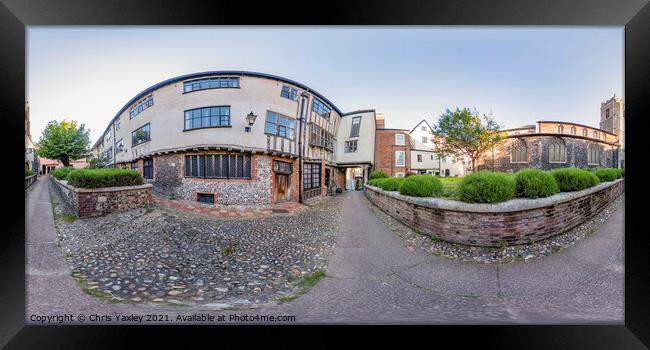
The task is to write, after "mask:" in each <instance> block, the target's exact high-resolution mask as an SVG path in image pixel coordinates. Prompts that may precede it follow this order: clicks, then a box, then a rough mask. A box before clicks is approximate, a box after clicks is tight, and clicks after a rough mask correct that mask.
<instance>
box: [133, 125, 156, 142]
mask: <svg viewBox="0 0 650 350" xmlns="http://www.w3.org/2000/svg"><path fill="white" fill-rule="evenodd" d="M147 126H148V129H149V130H148V132H147V135H148V136H149V137H148V138H147V139H146V140H145V141H141V142H138V143H134V142H133V141H134V138H133V137H134V136H135V135H134V134H135V133H136V132H138V130H140V129H143V128H144V127H147ZM149 141H151V123H147V124H144V125H142V126H141V127H139V128H137V129H135V130H133V131H131V147H135V146H138V145H141V144H143V143H147V142H149Z"/></svg>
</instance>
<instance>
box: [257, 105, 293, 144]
mask: <svg viewBox="0 0 650 350" xmlns="http://www.w3.org/2000/svg"><path fill="white" fill-rule="evenodd" d="M295 130H296V120H295V119H292V118H289V117H287V116H284V115H281V114H278V113H275V112H271V111H267V112H266V123H265V124H264V133H266V134H270V135H277V136H280V137H285V138H288V139H291V140H293V138H294V136H293V135H294V134H295Z"/></svg>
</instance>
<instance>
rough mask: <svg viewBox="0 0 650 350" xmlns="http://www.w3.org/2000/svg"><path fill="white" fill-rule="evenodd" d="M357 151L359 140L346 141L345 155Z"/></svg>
mask: <svg viewBox="0 0 650 350" xmlns="http://www.w3.org/2000/svg"><path fill="white" fill-rule="evenodd" d="M356 151H357V140H351V141H345V153H354V152H356Z"/></svg>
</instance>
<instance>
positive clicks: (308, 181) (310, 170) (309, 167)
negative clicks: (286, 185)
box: [303, 163, 321, 190]
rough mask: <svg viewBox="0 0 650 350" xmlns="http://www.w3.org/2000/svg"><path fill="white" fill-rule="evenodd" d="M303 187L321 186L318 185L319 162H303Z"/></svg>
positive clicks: (307, 188)
mask: <svg viewBox="0 0 650 350" xmlns="http://www.w3.org/2000/svg"><path fill="white" fill-rule="evenodd" d="M303 179H304V186H303V187H304V189H305V190H310V189H312V188H318V187H321V185H320V163H305V164H304V167H303Z"/></svg>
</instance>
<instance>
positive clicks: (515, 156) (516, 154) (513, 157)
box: [510, 139, 528, 163]
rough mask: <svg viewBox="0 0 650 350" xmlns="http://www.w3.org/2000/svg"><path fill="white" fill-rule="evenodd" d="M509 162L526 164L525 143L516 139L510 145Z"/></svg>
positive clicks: (526, 149) (526, 151)
mask: <svg viewBox="0 0 650 350" xmlns="http://www.w3.org/2000/svg"><path fill="white" fill-rule="evenodd" d="M510 162H512V163H527V162H528V147H526V141H524V140H522V139H518V140H516V141H515V142H514V143H513V144H512V148H511V149H510Z"/></svg>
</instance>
